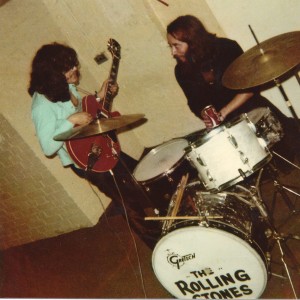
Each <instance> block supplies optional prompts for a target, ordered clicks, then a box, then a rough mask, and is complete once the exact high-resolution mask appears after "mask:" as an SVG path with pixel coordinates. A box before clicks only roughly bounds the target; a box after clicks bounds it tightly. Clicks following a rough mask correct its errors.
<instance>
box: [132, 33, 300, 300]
mask: <svg viewBox="0 0 300 300" xmlns="http://www.w3.org/2000/svg"><path fill="white" fill-rule="evenodd" d="M298 37H299V32H296V34H292V35H287V37H285V36H283V39H285V38H288V39H289V40H290V39H295V40H298ZM279 41H282V37H281V38H280V39H279ZM295 43H296V42H295ZM296 44H297V47H298V44H299V43H298V42H297V43H296ZM266 45H268V43H267V44H266ZM273 46H274V45H273ZM254 50H255V51H256V49H254ZM254 50H251V52H250V57H252V56H253V53H252V52H253V51H254ZM297 53H298V52H297ZM255 55H261V52H259V51H258V54H256V52H255ZM297 55H298V54H297ZM248 56H249V54H247V52H246V54H245V56H244V57H245V59H246V60H247V59H248ZM242 57H243V55H242ZM297 59H298V58H297ZM298 62H299V60H298ZM298 62H297V63H298ZM242 64H243V60H242V61H241V62H240V63H238V64H237V65H238V66H241V65H242ZM291 64H292V62H291ZM235 69H236V68H234V69H233V71H232V73H234V71H235ZM280 71H281V70H278V72H280ZM230 75H231V74H230ZM230 75H228V74H227V77H225V79H226V80H227V82H229V83H231V82H234V79H235V76H230ZM239 76H240V75H239ZM271 80H273V78H271ZM266 81H267V79H264V82H263V83H265V82H266ZM229 85H230V84H229ZM250 87H252V86H250ZM283 134H284V133H283V129H282V126H281V124H280V122H279V121H278V120H277V118H276V117H275V116H274V115H273V114H272V112H271V111H270V109H269V108H257V109H255V110H253V111H251V112H249V113H247V114H242V115H240V116H239V117H238V118H235V119H233V120H231V121H229V122H226V123H222V124H220V125H219V126H218V127H216V128H214V129H212V130H210V131H206V130H205V129H204V130H202V131H200V132H199V133H198V136H197V139H196V140H195V141H192V142H191V141H188V140H186V139H184V138H178V139H173V140H171V141H169V142H166V143H163V144H162V145H160V146H158V147H156V148H154V149H152V150H151V151H150V152H149V153H148V154H147V155H146V156H145V157H144V158H143V159H142V160H141V161H140V163H139V164H138V166H137V167H136V169H135V170H134V174H133V175H134V177H135V178H136V180H137V182H138V183H140V184H141V185H142V187H143V188H144V189H145V191H146V193H148V195H149V196H150V198H151V197H153V196H154V198H158V200H159V201H161V203H163V205H161V206H160V205H158V206H157V208H158V210H159V212H160V213H159V215H158V216H156V217H147V218H146V220H154V221H160V222H161V224H162V225H161V231H162V233H161V237H160V239H159V241H158V242H157V244H156V246H155V248H154V250H153V254H152V266H153V270H154V273H155V275H156V277H157V279H158V280H159V281H160V283H161V284H162V285H163V287H164V288H165V289H166V290H167V291H168V292H169V293H170V294H171V295H173V296H174V297H177V298H182V299H183V298H186V299H192V298H205V299H223V298H226V299H227V298H229V299H235V298H245V299H255V298H259V297H260V296H261V295H262V293H263V292H264V290H265V287H266V285H267V280H268V275H269V274H270V273H269V267H270V257H271V254H270V252H269V251H270V241H271V240H272V241H275V245H277V246H278V247H279V250H280V253H281V261H282V262H283V266H284V268H285V271H286V273H287V277H288V279H289V282H290V285H291V288H292V291H293V293H294V295H295V298H296V299H297V295H296V292H295V289H294V285H293V281H292V279H291V276H290V273H289V269H288V267H287V265H286V263H285V261H284V247H287V246H286V245H285V244H284V243H282V240H283V238H282V235H281V234H280V233H278V231H277V229H276V228H275V227H274V225H273V222H272V218H271V217H270V216H269V212H268V209H267V207H266V205H265V204H264V202H263V200H262V197H261V194H260V191H259V184H260V180H261V175H262V170H263V169H264V168H265V167H266V168H268V166H269V165H270V164H271V160H272V157H273V156H272V151H271V149H272V147H273V146H274V145H275V144H276V143H277V142H279V141H280V140H281V139H282V137H283ZM187 162H188V164H186V163H187ZM271 169H272V168H271ZM195 171H196V173H195ZM191 174H192V176H191ZM175 175H176V176H175ZM256 175H257V176H256ZM180 178H181V180H180ZM249 182H251V183H250V184H249ZM175 186H176V188H175ZM165 188H167V192H165V190H164V189H165ZM174 188H175V189H174ZM155 191H156V192H155ZM172 192H173V193H172ZM299 196H300V195H299ZM155 201H156V203H155V204H157V199H156V200H155ZM155 204H154V205H155ZM295 239H298V238H295ZM285 249H286V250H287V251H288V252H289V254H290V250H289V249H288V248H285ZM296 267H297V268H298V266H296Z"/></svg>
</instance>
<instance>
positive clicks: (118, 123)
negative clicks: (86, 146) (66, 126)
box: [53, 114, 145, 141]
mask: <svg viewBox="0 0 300 300" xmlns="http://www.w3.org/2000/svg"><path fill="white" fill-rule="evenodd" d="M144 116H145V115H144V114H131V115H123V116H118V117H112V118H107V119H95V120H94V121H92V122H91V123H90V124H88V125H84V126H77V127H73V128H72V129H70V130H68V131H66V132H63V133H61V134H58V135H56V136H55V137H54V138H53V139H54V140H55V141H66V140H73V139H79V138H84V137H88V136H92V135H96V134H101V133H105V132H108V131H111V130H115V129H119V128H122V127H125V126H127V125H129V124H132V123H134V122H136V121H138V120H141V119H142V118H144Z"/></svg>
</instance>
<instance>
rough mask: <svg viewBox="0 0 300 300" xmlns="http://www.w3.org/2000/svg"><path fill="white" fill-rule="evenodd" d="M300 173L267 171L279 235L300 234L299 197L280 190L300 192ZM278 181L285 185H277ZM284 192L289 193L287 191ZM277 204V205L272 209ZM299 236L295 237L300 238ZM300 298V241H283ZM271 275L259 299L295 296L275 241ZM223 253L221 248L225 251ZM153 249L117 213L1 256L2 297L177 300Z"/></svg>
mask: <svg viewBox="0 0 300 300" xmlns="http://www.w3.org/2000/svg"><path fill="white" fill-rule="evenodd" d="M299 178H300V171H299V170H298V169H296V168H292V169H291V170H289V172H288V174H285V173H283V172H281V171H280V172H279V173H278V174H277V175H276V178H275V179H276V181H275V182H274V179H270V176H269V175H266V174H265V173H262V180H261V184H260V188H261V194H262V199H263V202H264V203H265V204H266V205H267V207H268V208H269V216H270V217H272V218H273V219H274V221H273V222H274V225H275V227H276V230H277V231H278V232H279V233H280V234H287V235H297V236H298V237H299V236H300V219H299V214H298V210H300V197H298V196H297V195H294V194H293V193H290V192H286V195H287V196H288V198H286V199H284V198H283V197H282V195H283V194H282V193H278V194H277V196H276V199H275V200H274V195H275V194H274V193H276V191H280V190H279V189H278V187H282V186H283V187H284V188H287V186H291V188H292V190H293V191H297V192H298V193H300V184H299V181H300V180H299ZM278 183H281V184H282V186H281V185H279V186H278ZM283 191H286V189H284V190H283ZM273 206H274V207H273ZM297 236H296V237H297ZM280 244H281V245H282V248H283V250H284V253H285V258H284V261H285V262H286V264H287V268H288V270H289V273H290V276H291V282H292V283H293V285H294V289H295V293H296V295H297V297H298V298H299V297H300V274H299V272H297V270H296V266H295V261H293V260H292V259H291V257H292V256H291V255H289V253H288V252H287V251H288V250H290V251H291V253H292V254H293V256H294V258H295V259H297V260H300V241H299V240H297V239H287V240H285V239H284V240H282V241H281V243H280ZM269 246H270V248H271V263H270V268H269V270H268V271H269V273H270V276H269V278H268V280H267V282H266V287H265V289H264V291H263V293H262V295H261V297H260V298H272V299H282V298H286V299H292V298H296V296H295V294H294V292H293V289H292V287H291V282H290V281H289V280H288V279H287V276H286V271H285V268H284V265H283V263H282V261H281V255H279V253H280V252H279V247H278V244H277V243H275V245H274V247H271V246H272V243H271V242H270V245H269ZM220 251H222V249H220ZM151 256H152V251H151V250H150V249H149V248H148V247H147V246H146V245H145V244H144V243H143V242H142V241H141V240H140V239H139V238H138V237H137V236H136V235H135V234H132V233H131V231H130V230H129V228H128V226H127V223H126V222H125V221H124V219H123V217H122V216H121V215H119V214H114V213H113V210H111V211H110V213H107V214H106V215H105V216H103V217H102V218H101V219H100V221H99V223H98V224H97V225H96V226H94V227H93V228H86V229H81V230H78V231H74V232H72V233H68V234H64V235H61V236H58V237H55V238H49V239H45V240H41V241H37V242H34V243H31V244H27V245H23V246H20V247H15V248H11V249H8V250H6V251H3V252H2V253H1V282H0V284H1V285H0V296H1V297H4V298H11V297H13V298H48V297H50V298H174V297H173V296H172V295H171V294H170V293H169V292H168V291H166V290H165V289H164V288H163V286H162V284H161V283H160V282H159V281H158V279H157V278H156V276H155V274H154V272H153V269H152V263H151Z"/></svg>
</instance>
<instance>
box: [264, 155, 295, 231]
mask: <svg viewBox="0 0 300 300" xmlns="http://www.w3.org/2000/svg"><path fill="white" fill-rule="evenodd" d="M272 153H273V154H274V155H277V156H278V157H279V158H281V159H283V160H284V161H286V162H287V163H289V164H290V165H291V166H293V167H294V168H296V169H298V170H300V168H299V167H298V166H297V165H295V164H293V163H292V162H290V161H289V160H287V159H286V158H284V157H283V156H281V155H279V154H278V153H276V152H275V151H272ZM266 170H267V172H268V175H269V176H270V177H271V180H272V181H273V185H274V187H275V191H274V193H273V199H272V206H271V215H272V216H273V214H274V210H275V205H276V200H277V195H278V194H280V195H281V197H282V199H283V200H284V202H285V204H286V205H287V207H288V208H289V210H290V214H291V215H295V214H297V213H299V211H297V210H296V208H295V205H294V204H293V203H292V201H291V199H290V197H289V195H288V193H290V194H293V195H294V196H297V197H300V193H298V192H297V191H296V188H297V187H295V186H287V185H284V184H282V183H281V181H280V180H279V178H278V170H277V169H276V167H275V166H274V165H273V164H272V162H271V163H269V164H268V165H267V167H266ZM299 188H300V187H298V189H299ZM279 227H280V226H279Z"/></svg>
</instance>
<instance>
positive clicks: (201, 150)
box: [185, 114, 272, 191]
mask: <svg viewBox="0 0 300 300" xmlns="http://www.w3.org/2000/svg"><path fill="white" fill-rule="evenodd" d="M185 150H186V153H187V154H186V157H187V159H188V160H189V161H190V162H191V164H192V165H193V166H194V167H195V168H196V169H197V171H198V177H199V179H200V180H201V181H202V182H203V184H204V187H205V188H206V189H207V190H209V191H220V190H223V189H226V188H228V187H230V186H232V185H234V184H235V183H237V182H240V181H242V180H244V179H245V178H246V177H248V176H250V175H252V174H253V173H254V172H255V171H257V170H259V169H260V168H261V167H262V166H264V165H265V164H266V163H268V162H269V161H270V160H271V158H272V155H271V153H270V151H269V150H268V148H267V146H266V143H265V141H264V140H263V139H262V138H258V137H257V136H256V134H255V126H254V125H253V123H252V122H250V120H249V119H248V118H247V115H246V114H243V115H241V116H240V117H238V118H236V119H234V120H233V121H232V122H227V123H225V124H224V125H222V126H219V127H218V128H216V129H213V130H211V131H210V132H208V133H207V134H206V135H205V136H203V137H201V138H200V139H198V140H197V141H195V142H194V143H191V144H190V145H189V147H187V148H186V149H185Z"/></svg>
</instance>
